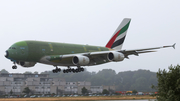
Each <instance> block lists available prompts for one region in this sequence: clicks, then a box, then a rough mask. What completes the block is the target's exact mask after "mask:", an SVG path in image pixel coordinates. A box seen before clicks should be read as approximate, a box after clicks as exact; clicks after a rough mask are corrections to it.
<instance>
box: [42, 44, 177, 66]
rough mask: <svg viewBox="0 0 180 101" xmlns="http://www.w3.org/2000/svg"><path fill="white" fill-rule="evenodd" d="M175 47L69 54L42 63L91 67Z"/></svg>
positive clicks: (48, 58) (47, 58) (44, 59)
mask: <svg viewBox="0 0 180 101" xmlns="http://www.w3.org/2000/svg"><path fill="white" fill-rule="evenodd" d="M167 47H173V48H175V44H173V45H169V46H162V47H154V48H145V49H134V50H120V51H118V50H113V51H98V52H87V53H79V54H67V55H51V56H45V57H43V58H42V59H41V60H40V62H42V63H46V64H52V65H55V66H91V65H98V64H102V63H107V62H111V61H122V60H124V58H127V59H129V57H128V56H129V55H136V56H138V55H139V54H142V53H149V52H156V51H154V50H155V49H161V48H167Z"/></svg>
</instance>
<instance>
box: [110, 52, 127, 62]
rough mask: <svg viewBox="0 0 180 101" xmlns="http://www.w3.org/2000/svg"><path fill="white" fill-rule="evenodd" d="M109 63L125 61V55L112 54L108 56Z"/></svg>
mask: <svg viewBox="0 0 180 101" xmlns="http://www.w3.org/2000/svg"><path fill="white" fill-rule="evenodd" d="M107 58H108V60H109V61H123V60H124V54H123V53H119V52H110V53H108V55H107Z"/></svg>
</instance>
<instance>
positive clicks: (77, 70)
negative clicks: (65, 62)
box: [63, 66, 84, 73]
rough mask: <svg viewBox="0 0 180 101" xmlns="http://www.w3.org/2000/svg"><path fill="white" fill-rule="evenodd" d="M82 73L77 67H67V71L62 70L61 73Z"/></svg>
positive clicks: (81, 68)
mask: <svg viewBox="0 0 180 101" xmlns="http://www.w3.org/2000/svg"><path fill="white" fill-rule="evenodd" d="M83 71H84V68H83V67H80V66H78V67H77V68H76V69H74V68H70V67H68V69H64V70H63V73H69V72H73V73H78V72H83Z"/></svg>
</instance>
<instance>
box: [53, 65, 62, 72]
mask: <svg viewBox="0 0 180 101" xmlns="http://www.w3.org/2000/svg"><path fill="white" fill-rule="evenodd" d="M55 67H56V69H53V70H52V72H53V73H58V72H60V71H61V68H58V67H57V66H55Z"/></svg>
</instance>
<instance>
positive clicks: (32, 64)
mask: <svg viewBox="0 0 180 101" xmlns="http://www.w3.org/2000/svg"><path fill="white" fill-rule="evenodd" d="M18 64H19V65H21V66H22V67H33V66H34V65H35V64H36V62H23V61H20V62H19V63H18Z"/></svg>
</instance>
